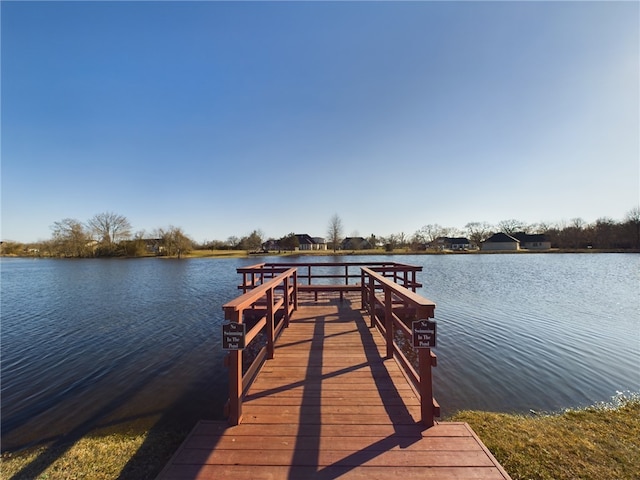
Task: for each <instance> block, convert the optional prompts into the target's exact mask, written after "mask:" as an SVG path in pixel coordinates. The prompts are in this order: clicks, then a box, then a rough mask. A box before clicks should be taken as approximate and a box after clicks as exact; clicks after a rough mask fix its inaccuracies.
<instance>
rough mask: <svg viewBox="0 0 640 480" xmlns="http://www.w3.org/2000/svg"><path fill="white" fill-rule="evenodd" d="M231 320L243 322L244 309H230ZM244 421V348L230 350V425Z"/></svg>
mask: <svg viewBox="0 0 640 480" xmlns="http://www.w3.org/2000/svg"><path fill="white" fill-rule="evenodd" d="M229 313H230V315H231V317H232V318H228V320H229V321H231V322H236V323H241V322H242V311H241V310H238V311H230V312H229ZM241 421H242V350H231V351H229V425H240V422H241Z"/></svg>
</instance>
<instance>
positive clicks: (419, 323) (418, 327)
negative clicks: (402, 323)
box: [411, 319, 436, 348]
mask: <svg viewBox="0 0 640 480" xmlns="http://www.w3.org/2000/svg"><path fill="white" fill-rule="evenodd" d="M411 332H412V334H413V347H414V348H432V347H435V346H436V322H434V321H433V320H428V319H427V320H416V321H414V322H411Z"/></svg>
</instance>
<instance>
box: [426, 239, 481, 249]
mask: <svg viewBox="0 0 640 480" xmlns="http://www.w3.org/2000/svg"><path fill="white" fill-rule="evenodd" d="M428 246H429V247H431V248H435V249H436V250H455V251H463V250H469V248H471V242H470V241H469V239H468V238H464V237H455V238H451V237H438V238H436V239H435V240H434V241H433V242H432V243H431V244H429V245H428Z"/></svg>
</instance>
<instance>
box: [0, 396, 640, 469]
mask: <svg viewBox="0 0 640 480" xmlns="http://www.w3.org/2000/svg"><path fill="white" fill-rule="evenodd" d="M445 420H448V421H461V422H467V423H469V424H470V425H471V427H472V428H473V429H474V431H475V432H476V433H477V434H478V436H479V437H480V438H481V439H482V441H483V442H484V443H485V445H486V446H487V447H488V448H489V450H491V452H492V453H493V455H494V456H495V457H496V458H497V460H498V461H499V462H500V463H501V464H502V466H503V467H504V468H505V470H506V471H507V472H508V473H509V474H510V475H511V477H512V478H513V479H514V480H525V479H527V480H528V479H537V480H552V479H553V480H565V479H567V480H568V479H575V478H580V479H582V480H610V479H613V478H615V479H619V480H624V479H629V480H631V479H637V478H638V477H637V474H638V472H640V440H639V439H640V396H639V395H622V394H620V395H618V396H617V397H615V398H614V399H613V402H612V403H608V404H598V405H595V406H592V407H588V408H584V409H571V410H565V411H563V412H560V413H555V414H532V415H516V414H504V413H490V412H478V411H463V412H458V413H456V414H454V415H453V416H452V417H450V418H447V419H445ZM187 433H188V432H186V431H184V430H171V429H167V430H165V431H158V430H157V429H155V428H150V427H149V426H147V427H145V428H142V429H141V428H140V425H132V424H124V425H120V426H117V427H109V428H108V429H102V430H96V431H94V432H91V433H90V434H88V435H86V436H84V437H83V438H81V439H78V440H76V441H74V442H69V443H64V442H56V443H54V444H52V445H42V446H38V447H34V448H31V449H29V450H24V451H21V452H14V453H10V452H5V453H3V454H2V463H1V464H0V467H1V468H0V478H2V479H9V478H11V479H12V480H21V479H79V478H91V479H94V480H107V479H116V478H118V479H135V480H146V479H153V478H155V477H156V476H157V474H158V473H159V472H160V470H162V468H163V467H164V465H165V464H166V463H167V462H168V461H169V459H170V458H171V456H172V455H173V453H174V452H175V451H176V449H177V448H178V446H179V445H180V443H181V442H182V440H183V439H184V438H185V436H186V434H187Z"/></svg>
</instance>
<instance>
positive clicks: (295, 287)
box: [284, 269, 298, 327]
mask: <svg viewBox="0 0 640 480" xmlns="http://www.w3.org/2000/svg"><path fill="white" fill-rule="evenodd" d="M293 309H294V310H298V269H296V270H295V271H294V272H293ZM284 326H285V327H288V326H289V320H288V319H287V321H286V323H285V324H284Z"/></svg>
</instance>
